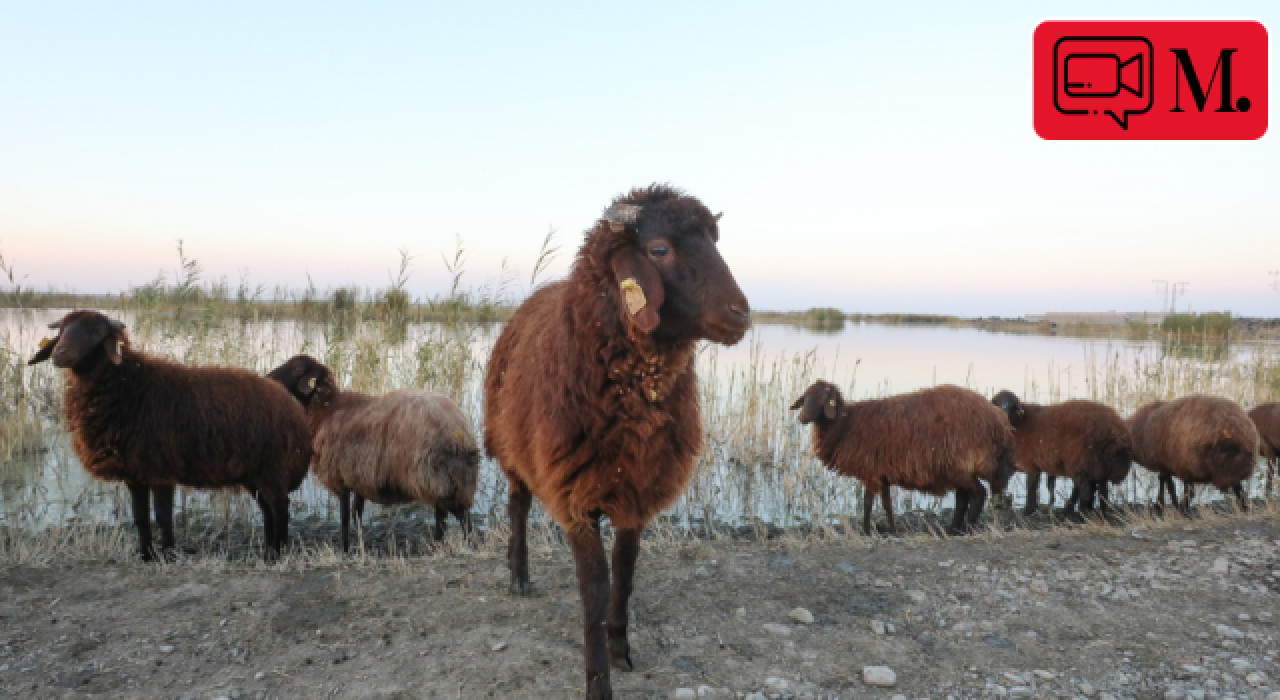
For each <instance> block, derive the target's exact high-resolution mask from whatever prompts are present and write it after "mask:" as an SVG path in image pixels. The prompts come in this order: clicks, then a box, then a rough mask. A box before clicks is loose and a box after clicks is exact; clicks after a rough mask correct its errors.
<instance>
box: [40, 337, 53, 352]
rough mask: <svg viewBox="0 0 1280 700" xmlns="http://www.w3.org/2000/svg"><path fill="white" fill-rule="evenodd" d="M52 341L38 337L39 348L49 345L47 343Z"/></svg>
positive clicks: (42, 348)
mask: <svg viewBox="0 0 1280 700" xmlns="http://www.w3.org/2000/svg"><path fill="white" fill-rule="evenodd" d="M52 342H53V341H52V340H49V339H48V338H41V339H40V349H41V350H44V349H45V348H47V347H49V343H52Z"/></svg>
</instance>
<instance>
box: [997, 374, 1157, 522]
mask: <svg viewBox="0 0 1280 700" xmlns="http://www.w3.org/2000/svg"><path fill="white" fill-rule="evenodd" d="M991 402H992V403H994V404H995V405H996V406H997V407H999V408H1000V410H1002V411H1004V412H1005V415H1006V416H1008V417H1009V424H1010V425H1012V426H1013V438H1014V441H1015V442H1016V443H1017V450H1016V454H1017V462H1018V469H1019V470H1021V471H1022V472H1023V473H1025V474H1026V475H1027V503H1026V509H1025V513H1026V514H1027V515H1031V514H1033V513H1035V512H1036V509H1037V507H1038V506H1039V500H1040V475H1041V474H1048V475H1049V508H1050V509H1052V508H1053V497H1054V485H1055V481H1056V479H1057V477H1060V476H1061V477H1066V478H1068V479H1071V481H1072V482H1073V484H1074V486H1075V488H1074V490H1073V492H1072V498H1071V500H1068V501H1067V510H1068V511H1070V510H1072V509H1073V507H1074V505H1075V501H1076V499H1078V500H1079V502H1080V510H1081V511H1089V510H1093V501H1094V495H1095V494H1097V495H1098V496H1099V497H1100V498H1101V502H1102V508H1103V510H1106V508H1107V496H1108V483H1110V484H1119V483H1120V482H1122V481H1124V480H1125V477H1127V476H1129V469H1130V467H1131V466H1132V463H1133V448H1132V444H1131V440H1130V437H1129V427H1128V426H1127V425H1125V422H1124V420H1123V419H1121V418H1120V414H1118V413H1116V412H1115V411H1114V410H1113V409H1112V408H1111V407H1110V406H1105V405H1103V404H1100V403H1096V402H1094V401H1083V400H1073V401H1064V402H1062V403H1058V404H1052V405H1049V406H1041V405H1039V404H1034V403H1023V402H1022V401H1021V400H1020V399H1018V397H1017V395H1016V394H1014V393H1013V392H1012V391H1008V390H1005V391H1001V392H1000V393H998V394H996V395H995V398H993V399H991Z"/></svg>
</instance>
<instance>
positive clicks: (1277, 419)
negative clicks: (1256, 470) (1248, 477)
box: [1249, 403, 1280, 493]
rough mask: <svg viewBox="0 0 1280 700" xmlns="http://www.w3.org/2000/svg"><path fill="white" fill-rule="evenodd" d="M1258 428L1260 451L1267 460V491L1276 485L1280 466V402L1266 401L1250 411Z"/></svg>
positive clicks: (1250, 416) (1269, 491) (1270, 490)
mask: <svg viewBox="0 0 1280 700" xmlns="http://www.w3.org/2000/svg"><path fill="white" fill-rule="evenodd" d="M1249 418H1251V419H1252V420H1253V425H1254V427H1256V428H1257V429H1258V438H1259V442H1258V452H1259V454H1260V455H1261V456H1262V458H1263V459H1265V460H1267V490H1266V492H1267V493H1271V492H1272V491H1273V490H1274V487H1275V474H1276V469H1277V467H1280V403H1264V404H1261V405H1258V406H1254V407H1253V410H1252V411H1249Z"/></svg>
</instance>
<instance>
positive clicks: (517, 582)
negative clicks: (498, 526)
mask: <svg viewBox="0 0 1280 700" xmlns="http://www.w3.org/2000/svg"><path fill="white" fill-rule="evenodd" d="M508 490H509V491H510V495H509V496H508V498H507V517H508V518H509V519H510V520H511V539H510V540H508V541H507V568H509V569H511V592H512V593H515V594H517V595H529V594H531V593H533V585H532V584H531V583H529V542H528V537H529V533H528V529H529V506H531V505H532V504H533V492H532V491H530V490H529V487H528V486H525V485H524V483H523V482H521V481H518V480H516V479H511V480H510V487H509V489H508Z"/></svg>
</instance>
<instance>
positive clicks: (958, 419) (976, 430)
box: [791, 380, 1014, 534]
mask: <svg viewBox="0 0 1280 700" xmlns="http://www.w3.org/2000/svg"><path fill="white" fill-rule="evenodd" d="M796 409H800V415H799V421H800V422H801V423H803V424H808V423H812V424H813V448H814V454H816V455H817V457H818V459H819V460H821V461H822V463H823V464H825V465H827V468H828V469H830V470H831V471H834V472H836V473H837V474H842V475H844V476H851V477H854V478H856V479H858V480H859V481H861V482H862V483H863V485H864V487H865V488H866V498H864V499H863V512H862V531H863V532H864V533H866V534H871V507H872V504H873V503H874V501H875V494H876V492H877V491H878V492H879V493H880V500H881V502H882V503H883V504H884V510H885V514H886V515H887V517H888V520H889V531H890V532H892V533H895V534H896V533H897V528H896V527H895V526H894V523H893V506H892V505H891V501H890V499H889V487H890V486H897V487H899V488H906V489H912V490H914V491H923V492H925V493H929V494H932V495H934V496H942V495H945V494H946V493H947V492H948V491H952V490H954V491H955V492H956V506H955V515H954V516H953V517H952V522H951V530H952V531H953V532H961V531H963V530H965V529H969V528H972V527H973V526H974V525H976V524H977V522H978V518H979V516H981V515H982V505H983V503H984V502H985V501H986V499H987V490H986V488H984V487H983V485H982V482H981V481H979V479H985V480H987V481H988V482H990V483H991V490H992V492H993V493H1002V492H1004V490H1005V488H1007V487H1008V485H1009V477H1011V476H1013V471H1014V440H1013V431H1012V429H1010V427H1009V421H1008V420H1007V419H1006V418H1005V416H1004V413H1002V412H1001V411H1000V410H999V409H998V408H996V407H995V406H993V405H991V403H990V402H989V401H987V400H986V399H985V398H983V397H982V396H980V395H979V394H977V393H975V392H972V391H969V390H968V389H961V388H960V387H956V386H950V385H944V386H939V387H935V388H932V389H922V390H920V391H917V392H914V393H910V394H902V395H900V396H892V397H889V398H887V399H873V400H868V401H855V402H853V403H845V401H844V397H842V396H841V395H840V389H839V388H837V387H836V386H835V385H834V384H831V383H830V382H825V381H822V380H819V381H816V382H814V383H813V385H812V386H810V387H809V388H808V389H807V390H806V391H805V392H804V395H803V396H801V397H800V398H799V399H796V402H795V403H794V404H792V405H791V410H793V411H794V410H796Z"/></svg>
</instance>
